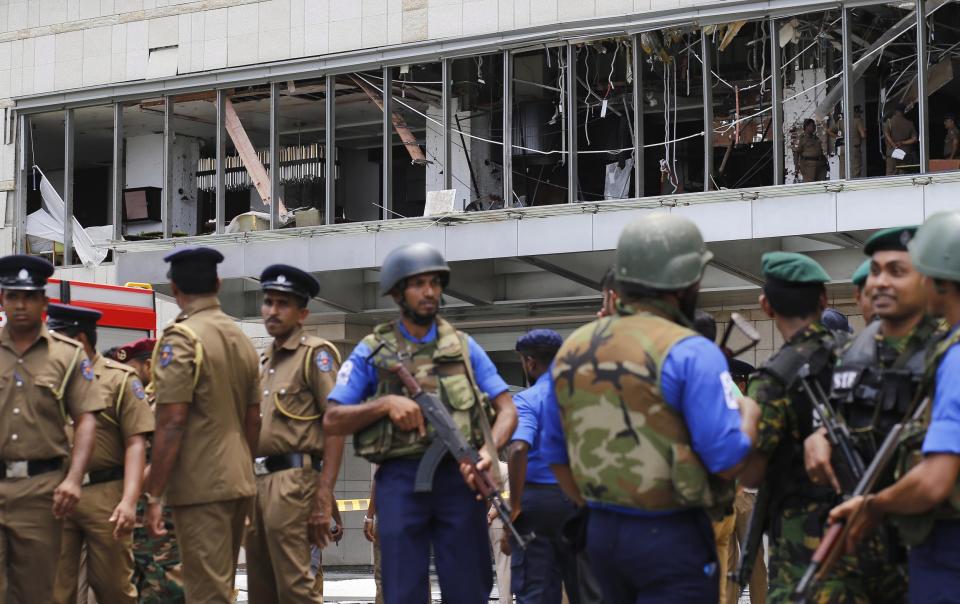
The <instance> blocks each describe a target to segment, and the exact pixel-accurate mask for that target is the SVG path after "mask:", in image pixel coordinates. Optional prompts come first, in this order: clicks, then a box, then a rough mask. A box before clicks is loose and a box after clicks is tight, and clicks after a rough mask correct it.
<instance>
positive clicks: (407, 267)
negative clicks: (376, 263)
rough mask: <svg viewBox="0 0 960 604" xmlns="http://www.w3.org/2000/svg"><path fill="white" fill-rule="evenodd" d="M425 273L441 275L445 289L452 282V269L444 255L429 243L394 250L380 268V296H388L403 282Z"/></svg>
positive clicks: (413, 244) (409, 245)
mask: <svg viewBox="0 0 960 604" xmlns="http://www.w3.org/2000/svg"><path fill="white" fill-rule="evenodd" d="M423 273H440V282H441V283H442V284H443V286H444V287H446V286H447V283H449V282H450V267H449V266H448V265H447V261H446V260H444V259H443V254H441V253H440V252H439V251H437V248H435V247H433V246H432V245H430V244H429V243H423V242H420V243H411V244H408V245H404V246H401V247H398V248H397V249H395V250H393V251H392V252H390V253H389V254H387V257H386V258H385V259H384V261H383V267H381V268H380V295H381V296H386V295H387V294H389V293H390V292H391V291H392V290H393V288H394V287H396V286H397V285H398V284H399V283H400V282H401V281H403V280H404V279H407V278H409V277H413V276H414V275H422V274H423Z"/></svg>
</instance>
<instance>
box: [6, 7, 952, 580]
mask: <svg viewBox="0 0 960 604" xmlns="http://www.w3.org/2000/svg"><path fill="white" fill-rule="evenodd" d="M958 24H960V5H958V3H956V2H950V1H947V0H924V1H919V2H876V1H851V2H838V1H833V2H823V1H816V0H814V1H809V0H808V1H799V0H766V1H762V2H761V1H751V0H735V1H724V0H699V1H697V0H443V1H437V0H362V1H359V0H358V1H346V0H344V1H340V0H329V1H328V0H261V1H258V0H233V1H226V0H202V1H176V0H90V1H88V0H60V1H57V2H46V1H40V0H30V1H22V0H19V1H18V0H5V1H3V2H0V98H2V99H5V100H4V101H2V103H0V107H2V109H3V128H2V130H3V132H2V136H3V138H2V141H0V143H2V144H0V199H4V200H5V206H4V207H5V221H4V226H3V228H2V229H0V252H2V253H9V252H12V251H23V252H27V253H32V254H38V255H43V256H44V257H47V258H49V259H51V260H53V261H54V262H55V264H56V265H57V266H58V269H59V273H60V275H61V276H64V277H67V278H73V279H79V280H87V281H96V282H101V283H113V284H116V283H124V282H129V281H135V282H145V283H151V284H153V285H154V286H155V287H156V288H157V289H158V290H159V291H161V292H163V291H165V289H164V288H165V285H164V283H165V281H166V279H165V274H166V266H165V265H164V263H163V262H162V257H163V256H164V255H165V254H167V253H169V251H170V250H171V249H173V248H174V247H176V246H181V245H201V244H202V245H209V246H215V247H216V248H217V249H219V250H220V251H221V252H223V253H224V255H225V256H226V261H225V263H224V264H223V265H222V269H221V275H222V277H223V280H224V283H223V296H222V299H223V302H224V308H225V310H226V311H227V312H229V313H230V314H231V315H233V316H234V317H236V318H237V319H238V320H240V321H244V322H246V323H249V324H254V323H256V320H257V317H258V316H259V302H260V294H259V286H258V283H257V277H258V276H259V274H260V272H261V270H262V269H263V268H264V267H265V266H267V265H269V264H271V263H274V262H288V263H292V264H296V265H298V266H301V267H303V268H305V269H308V270H311V271H313V272H315V273H316V274H317V276H318V277H319V279H320V281H321V283H322V286H323V289H322V291H321V293H320V296H319V297H318V298H317V299H316V300H314V301H313V302H312V303H311V309H312V310H313V315H312V318H311V327H310V329H312V330H314V331H316V332H317V333H320V334H321V335H324V336H325V337H328V338H330V339H331V340H333V341H335V342H336V343H337V344H338V345H340V346H341V347H342V349H343V350H344V352H346V351H348V350H349V349H350V348H351V347H352V345H353V344H354V343H356V342H357V341H358V340H359V339H360V338H361V337H362V336H363V335H364V334H365V333H367V332H368V331H369V329H370V327H371V326H372V325H373V324H375V323H376V322H379V321H381V320H383V319H384V318H387V317H390V316H392V315H393V313H394V312H395V311H394V309H393V308H391V303H390V302H389V301H388V300H384V299H382V298H379V297H378V296H377V295H376V281H377V278H378V273H377V269H378V267H379V266H380V263H381V262H382V260H383V258H384V257H385V256H386V254H387V253H388V252H389V251H390V250H391V249H393V248H395V247H396V246H398V245H401V244H403V243H408V242H412V241H429V242H431V243H433V244H434V245H436V246H437V247H438V248H439V249H441V250H442V251H443V252H444V253H445V255H446V256H447V258H448V259H449V260H450V261H451V263H452V266H453V271H454V274H453V280H452V282H451V284H450V288H449V292H448V296H447V299H446V308H445V313H446V315H447V316H448V317H449V318H450V319H451V320H452V321H454V322H455V323H456V324H457V325H458V326H459V327H461V328H463V329H466V330H469V331H470V332H471V334H473V335H474V336H475V337H476V339H477V340H478V341H479V342H480V343H481V344H482V345H483V346H484V347H485V348H487V349H488V350H490V351H491V356H492V357H493V358H494V360H495V361H496V362H497V363H498V364H499V366H500V368H501V370H502V372H503V373H504V375H505V377H507V378H508V381H510V382H511V383H513V384H516V385H521V384H522V376H521V372H520V368H519V365H518V364H517V363H516V360H515V358H514V355H513V353H512V349H513V344H514V342H515V339H516V337H517V336H519V335H520V334H521V333H523V332H524V331H526V330H528V329H530V328H532V327H552V328H555V329H558V330H560V331H561V333H567V332H569V330H571V329H573V328H574V327H576V326H577V325H579V324H582V323H583V322H586V321H588V320H590V318H591V316H592V315H593V313H594V312H595V311H596V309H597V307H598V304H599V300H600V292H599V287H600V280H601V278H602V276H603V274H604V272H605V270H606V269H607V267H609V266H610V264H611V261H612V258H613V248H614V247H615V245H616V240H617V237H618V235H619V232H620V230H621V229H622V228H623V226H624V225H625V224H626V223H627V222H629V221H630V220H632V219H634V218H636V217H638V216H642V215H643V214H644V213H648V212H674V213H678V214H682V215H684V216H687V217H689V218H691V219H692V220H694V221H695V222H697V223H698V224H699V225H700V228H701V230H702V231H703V232H704V235H705V237H706V238H707V240H708V244H709V245H710V247H711V249H712V250H713V251H714V253H715V256H716V259H715V261H714V262H713V263H712V264H711V266H710V267H709V268H708V270H707V273H706V275H705V278H704V281H703V293H702V305H703V306H704V307H706V308H707V309H709V310H713V311H715V312H716V314H717V316H718V317H719V318H720V320H721V322H723V321H724V320H725V317H728V316H729V313H730V312H731V311H733V310H739V311H740V312H741V313H743V314H745V315H747V316H748V317H750V318H752V319H753V320H754V321H755V325H756V326H757V327H758V329H759V331H760V333H761V336H762V338H763V339H762V342H761V345H760V346H759V347H758V348H757V349H756V350H751V351H750V352H748V353H746V354H745V356H744V359H745V360H746V361H748V362H750V363H760V362H763V361H764V360H765V359H766V358H767V357H768V356H769V355H770V354H771V352H772V351H773V350H774V349H775V348H776V347H777V346H779V344H780V342H778V341H777V340H776V336H775V330H774V329H773V327H772V324H771V323H770V322H769V321H767V320H766V318H765V317H763V316H761V315H760V314H759V311H757V310H756V299H757V295H758V293H759V288H758V285H759V283H760V282H761V279H760V269H759V265H760V255H761V254H762V253H763V252H765V251H770V250H781V249H782V250H791V251H802V252H807V253H810V254H811V255H812V256H813V257H815V258H816V259H817V260H818V261H820V262H821V263H822V264H823V265H824V266H825V267H826V268H827V270H828V272H829V273H830V274H831V275H832V276H833V278H834V281H833V282H832V283H831V284H829V288H828V289H829V293H830V295H831V297H832V301H833V303H834V304H835V305H837V306H838V307H840V308H841V309H842V310H845V311H847V312H849V313H850V314H853V311H852V306H851V305H850V298H851V287H850V283H849V276H850V274H851V273H852V272H853V270H854V269H855V268H856V267H857V266H858V265H859V263H860V262H861V261H862V259H863V256H862V254H861V252H860V249H859V247H860V244H861V242H862V241H863V240H864V239H865V238H866V237H867V236H868V235H869V234H870V233H871V232H872V231H874V230H876V229H879V228H883V227H887V226H893V225H902V224H911V223H912V224H916V223H920V222H922V221H923V219H924V218H925V217H926V216H929V215H930V214H932V213H934V212H936V211H938V210H942V209H951V208H958V207H960V148H958V147H957V145H954V144H953V143H952V142H950V138H949V135H951V133H952V132H954V131H952V130H950V129H951V128H955V127H956V126H955V124H954V122H953V121H950V118H952V115H953V114H954V113H960V78H957V77H955V75H956V74H958V71H957V70H958V66H960V25H958ZM898 109H899V110H900V111H899V114H898ZM895 115H896V117H892V116H895ZM844 116H849V119H844ZM891 119H894V120H895V125H896V127H894V128H891V126H890V124H891V123H892V122H890V120H891ZM808 120H812V125H811V122H810V121H808ZM805 128H807V130H808V132H806V133H805V132H804V129H805ZM811 128H812V131H811V130H810V129H811ZM956 135H957V140H958V145H960V132H957V133H956ZM894 138H896V140H894ZM251 329H252V332H253V331H255V329H253V328H251ZM734 337H736V336H734ZM342 477H343V480H342V481H341V485H340V489H339V492H340V495H342V496H344V497H347V498H362V497H365V493H366V489H367V487H368V484H369V467H368V466H366V465H365V464H364V463H363V462H358V461H356V460H350V461H348V462H347V464H346V465H345V469H344V472H343V473H342ZM360 518H361V517H360V516H359V515H348V516H347V518H346V522H347V527H348V528H350V529H355V528H358V527H359V526H360ZM364 543H365V542H363V541H362V536H361V535H360V533H359V530H350V531H348V544H347V547H345V548H340V551H339V552H333V553H331V554H330V556H331V559H333V558H332V557H333V556H340V557H341V558H342V559H343V561H346V562H365V561H366V560H367V558H368V556H369V550H368V549H366V547H365V546H364V545H363V544H364ZM325 556H326V554H325Z"/></svg>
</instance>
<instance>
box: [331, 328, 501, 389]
mask: <svg viewBox="0 0 960 604" xmlns="http://www.w3.org/2000/svg"><path fill="white" fill-rule="evenodd" d="M399 327H400V334H401V335H402V336H403V337H404V338H406V339H407V340H409V341H410V342H413V343H414V344H426V343H428V342H433V341H434V340H436V339H437V324H436V323H434V324H433V326H431V327H430V331H429V332H428V333H427V335H426V336H424V337H423V338H422V339H418V338H415V337H413V336H412V335H410V332H408V331H407V328H406V327H404V326H403V323H400V324H399ZM467 347H468V348H469V349H470V364H471V365H472V366H473V375H474V377H476V379H477V385H478V386H479V387H480V389H481V390H483V392H484V393H485V394H486V395H487V396H489V397H490V398H491V399H493V398H495V397H497V396H499V395H501V394H503V393H504V392H506V391H507V383H506V382H504V381H503V378H501V377H500V374H499V373H497V368H496V367H495V366H494V364H493V361H491V360H490V357H489V356H487V353H486V351H485V350H484V349H483V348H480V345H479V344H477V343H476V342H475V341H474V340H473V338H471V337H470V336H467ZM371 352H373V351H372V350H370V347H369V346H367V345H366V344H365V343H363V342H360V343H359V344H357V347H356V348H354V349H353V352H351V353H350V356H349V357H348V358H347V360H346V362H345V363H344V364H343V365H342V366H341V367H340V371H339V373H337V384H336V386H334V388H333V390H332V391H331V392H330V395H329V396H328V397H327V399H328V400H331V401H333V402H335V403H340V404H341V405H356V404H358V403H362V402H363V401H365V400H367V399H368V398H370V397H371V396H373V395H374V393H376V391H377V368H376V367H374V366H373V364H372V363H370V362H369V361H368V359H369V357H370V353H371Z"/></svg>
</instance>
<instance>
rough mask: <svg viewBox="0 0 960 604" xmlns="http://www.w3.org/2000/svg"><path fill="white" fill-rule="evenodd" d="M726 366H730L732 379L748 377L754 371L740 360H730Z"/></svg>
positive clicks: (749, 365) (751, 366) (748, 364)
mask: <svg viewBox="0 0 960 604" xmlns="http://www.w3.org/2000/svg"><path fill="white" fill-rule="evenodd" d="M728 365H729V366H730V375H732V376H733V377H734V378H746V377H750V374H752V373H753V372H754V371H756V369H755V368H754V366H753V365H751V364H750V363H748V362H746V361H741V360H740V359H730V361H729V363H728Z"/></svg>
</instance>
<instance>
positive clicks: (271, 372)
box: [267, 369, 277, 375]
mask: <svg viewBox="0 0 960 604" xmlns="http://www.w3.org/2000/svg"><path fill="white" fill-rule="evenodd" d="M276 372H277V370H276V369H270V371H268V372H267V373H269V374H270V375H273V374H274V373H276Z"/></svg>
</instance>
